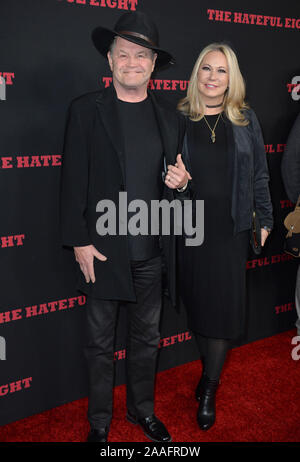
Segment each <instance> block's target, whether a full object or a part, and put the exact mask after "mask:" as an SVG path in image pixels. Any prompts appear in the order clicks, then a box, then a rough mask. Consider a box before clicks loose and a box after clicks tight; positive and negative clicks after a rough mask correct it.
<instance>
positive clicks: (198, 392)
mask: <svg viewBox="0 0 300 462" xmlns="http://www.w3.org/2000/svg"><path fill="white" fill-rule="evenodd" d="M206 380H207V376H206V374H205V372H202V375H201V378H200V380H199V383H198V385H197V388H196V390H195V397H196V400H197V401H200V398H201V394H202V390H203V384H204V382H205V381H206Z"/></svg>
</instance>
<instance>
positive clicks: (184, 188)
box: [177, 182, 189, 193]
mask: <svg viewBox="0 0 300 462" xmlns="http://www.w3.org/2000/svg"><path fill="white" fill-rule="evenodd" d="M188 184H189V182H187V184H186V185H184V186H182V188H177V191H178V192H180V193H181V192H183V191H185V190H186V188H187V186H188Z"/></svg>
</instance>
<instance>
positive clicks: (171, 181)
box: [165, 154, 192, 189]
mask: <svg viewBox="0 0 300 462" xmlns="http://www.w3.org/2000/svg"><path fill="white" fill-rule="evenodd" d="M176 161H177V162H176V164H175V165H168V172H167V174H166V178H165V184H166V185H167V186H168V188H170V189H180V188H183V186H185V185H186V184H187V182H188V181H189V180H191V179H192V177H191V175H190V174H189V172H188V171H187V170H186V169H185V166H184V163H183V162H182V159H181V154H178V155H177V157H176Z"/></svg>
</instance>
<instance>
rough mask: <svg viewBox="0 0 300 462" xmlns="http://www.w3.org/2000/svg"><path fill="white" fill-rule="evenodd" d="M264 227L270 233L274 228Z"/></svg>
mask: <svg viewBox="0 0 300 462" xmlns="http://www.w3.org/2000/svg"><path fill="white" fill-rule="evenodd" d="M263 229H265V230H266V231H268V233H269V234H270V233H271V231H272V229H271V228H269V227H268V226H263Z"/></svg>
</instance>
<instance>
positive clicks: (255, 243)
mask: <svg viewBox="0 0 300 462" xmlns="http://www.w3.org/2000/svg"><path fill="white" fill-rule="evenodd" d="M250 244H251V247H252V250H253V252H254V253H255V254H256V255H259V254H260V253H261V227H260V222H259V218H258V216H257V213H256V211H255V209H253V212H252V227H251V233H250Z"/></svg>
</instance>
